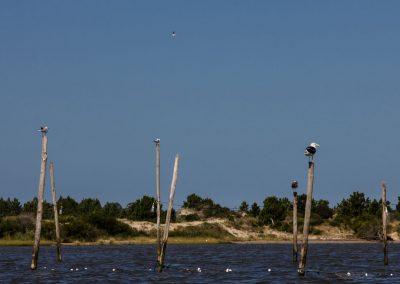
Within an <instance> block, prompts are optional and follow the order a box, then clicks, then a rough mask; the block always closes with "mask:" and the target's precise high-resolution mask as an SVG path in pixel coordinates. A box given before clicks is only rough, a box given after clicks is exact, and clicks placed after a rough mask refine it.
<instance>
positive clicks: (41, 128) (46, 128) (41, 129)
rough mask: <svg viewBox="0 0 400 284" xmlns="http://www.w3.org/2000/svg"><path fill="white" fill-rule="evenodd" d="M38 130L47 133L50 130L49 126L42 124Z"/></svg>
mask: <svg viewBox="0 0 400 284" xmlns="http://www.w3.org/2000/svg"><path fill="white" fill-rule="evenodd" d="M38 131H39V132H42V133H47V132H48V131H49V128H48V127H47V126H40V129H38Z"/></svg>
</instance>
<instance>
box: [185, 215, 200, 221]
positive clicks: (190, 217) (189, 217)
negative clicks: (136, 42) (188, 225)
mask: <svg viewBox="0 0 400 284" xmlns="http://www.w3.org/2000/svg"><path fill="white" fill-rule="evenodd" d="M182 218H183V220H184V221H186V222H193V221H199V220H200V217H199V215H197V214H188V215H185V216H182Z"/></svg>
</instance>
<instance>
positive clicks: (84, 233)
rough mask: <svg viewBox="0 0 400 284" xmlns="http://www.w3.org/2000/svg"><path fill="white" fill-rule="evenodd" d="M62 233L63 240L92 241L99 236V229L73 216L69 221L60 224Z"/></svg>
mask: <svg viewBox="0 0 400 284" xmlns="http://www.w3.org/2000/svg"><path fill="white" fill-rule="evenodd" d="M62 233H63V234H62V235H63V237H64V238H65V241H66V242H68V241H70V240H71V239H72V240H79V241H88V242H93V241H95V240H96V239H97V238H98V237H99V236H100V232H99V230H98V229H97V228H96V227H95V226H93V225H92V224H88V223H87V222H85V221H84V220H82V219H81V218H74V219H72V220H71V222H69V223H66V224H65V225H64V226H62Z"/></svg>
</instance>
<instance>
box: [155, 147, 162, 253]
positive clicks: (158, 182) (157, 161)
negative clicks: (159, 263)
mask: <svg viewBox="0 0 400 284" xmlns="http://www.w3.org/2000/svg"><path fill="white" fill-rule="evenodd" d="M155 143H156V191H157V260H159V259H160V255H161V228H160V222H161V221H160V220H161V204H160V203H161V202H160V201H161V200H160V199H161V198H160V192H161V189H160V188H161V186H160V140H159V139H156V140H155Z"/></svg>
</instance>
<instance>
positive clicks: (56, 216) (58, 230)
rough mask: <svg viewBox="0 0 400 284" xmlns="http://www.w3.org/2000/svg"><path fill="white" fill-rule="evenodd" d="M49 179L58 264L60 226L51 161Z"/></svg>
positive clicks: (51, 163)
mask: <svg viewBox="0 0 400 284" xmlns="http://www.w3.org/2000/svg"><path fill="white" fill-rule="evenodd" d="M50 178H51V194H52V196H53V211H54V224H55V225H56V242H57V261H58V262H62V257H61V237H60V224H59V222H58V210H57V199H56V184H55V181H54V164H53V161H50Z"/></svg>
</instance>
